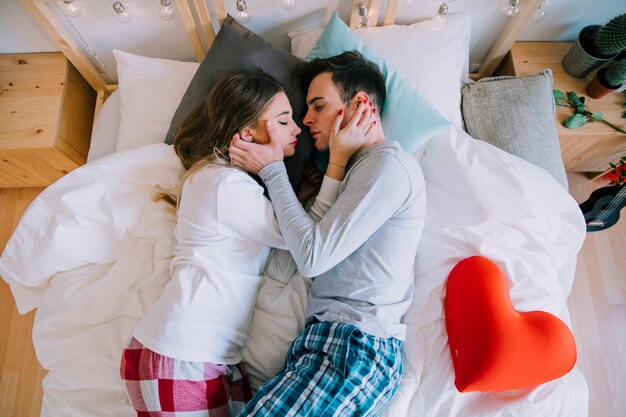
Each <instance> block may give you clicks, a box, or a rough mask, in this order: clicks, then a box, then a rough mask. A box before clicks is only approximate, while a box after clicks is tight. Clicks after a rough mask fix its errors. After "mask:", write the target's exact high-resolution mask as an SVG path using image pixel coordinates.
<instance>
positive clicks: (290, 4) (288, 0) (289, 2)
mask: <svg viewBox="0 0 626 417" xmlns="http://www.w3.org/2000/svg"><path fill="white" fill-rule="evenodd" d="M297 5H298V2H297V0H280V7H282V8H283V9H285V10H293V9H295V8H296V6H297Z"/></svg>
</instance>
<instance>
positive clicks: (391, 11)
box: [383, 0, 400, 26]
mask: <svg viewBox="0 0 626 417" xmlns="http://www.w3.org/2000/svg"><path fill="white" fill-rule="evenodd" d="M399 5H400V0H388V1H387V8H386V9H385V17H384V19H383V26H386V25H393V23H394V22H395V21H396V16H397V14H398V6H399Z"/></svg>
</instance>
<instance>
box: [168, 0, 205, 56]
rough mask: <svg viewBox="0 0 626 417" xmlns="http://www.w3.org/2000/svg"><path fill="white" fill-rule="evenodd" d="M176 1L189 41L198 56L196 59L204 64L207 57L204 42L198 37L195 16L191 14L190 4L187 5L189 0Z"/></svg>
mask: <svg viewBox="0 0 626 417" xmlns="http://www.w3.org/2000/svg"><path fill="white" fill-rule="evenodd" d="M174 1H175V2H176V8H177V9H178V13H179V14H180V20H182V22H183V25H184V26H185V30H186V31H187V36H189V41H190V42H191V46H192V47H193V51H194V53H195V54H196V59H197V60H198V62H202V60H203V59H204V55H205V52H204V47H203V46H202V41H201V40H200V36H199V35H198V31H197V29H196V23H195V22H194V20H193V14H192V13H191V9H190V8H189V4H188V3H187V0H174Z"/></svg>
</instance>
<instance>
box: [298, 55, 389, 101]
mask: <svg viewBox="0 0 626 417" xmlns="http://www.w3.org/2000/svg"><path fill="white" fill-rule="evenodd" d="M324 72H329V73H331V75H332V80H333V82H334V83H335V85H336V86H337V89H338V90H339V95H340V96H341V99H342V100H343V101H344V102H345V103H347V102H348V101H350V100H351V99H352V97H354V95H355V94H356V93H358V92H359V91H364V92H366V93H367V94H368V95H369V97H370V100H371V101H372V103H374V105H376V106H378V108H379V109H381V110H382V107H383V105H384V104H385V98H386V96H387V88H386V86H385V76H384V75H383V74H382V72H381V71H380V69H379V68H378V66H377V65H376V64H374V63H373V62H371V61H369V60H367V59H365V58H364V57H363V55H361V54H360V53H359V52H357V51H348V52H344V53H342V54H340V55H335V56H333V57H330V58H315V59H313V60H312V61H310V62H303V63H301V64H300V65H299V66H298V69H297V74H298V77H299V80H300V83H301V84H302V87H303V88H304V90H305V91H306V90H307V89H308V88H309V85H310V84H311V81H313V78H315V77H317V76H318V75H319V74H322V73H324Z"/></svg>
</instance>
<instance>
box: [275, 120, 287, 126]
mask: <svg viewBox="0 0 626 417" xmlns="http://www.w3.org/2000/svg"><path fill="white" fill-rule="evenodd" d="M278 123H280V124H281V125H283V126H287V125H288V124H289V122H287V121H284V120H279V121H278Z"/></svg>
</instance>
